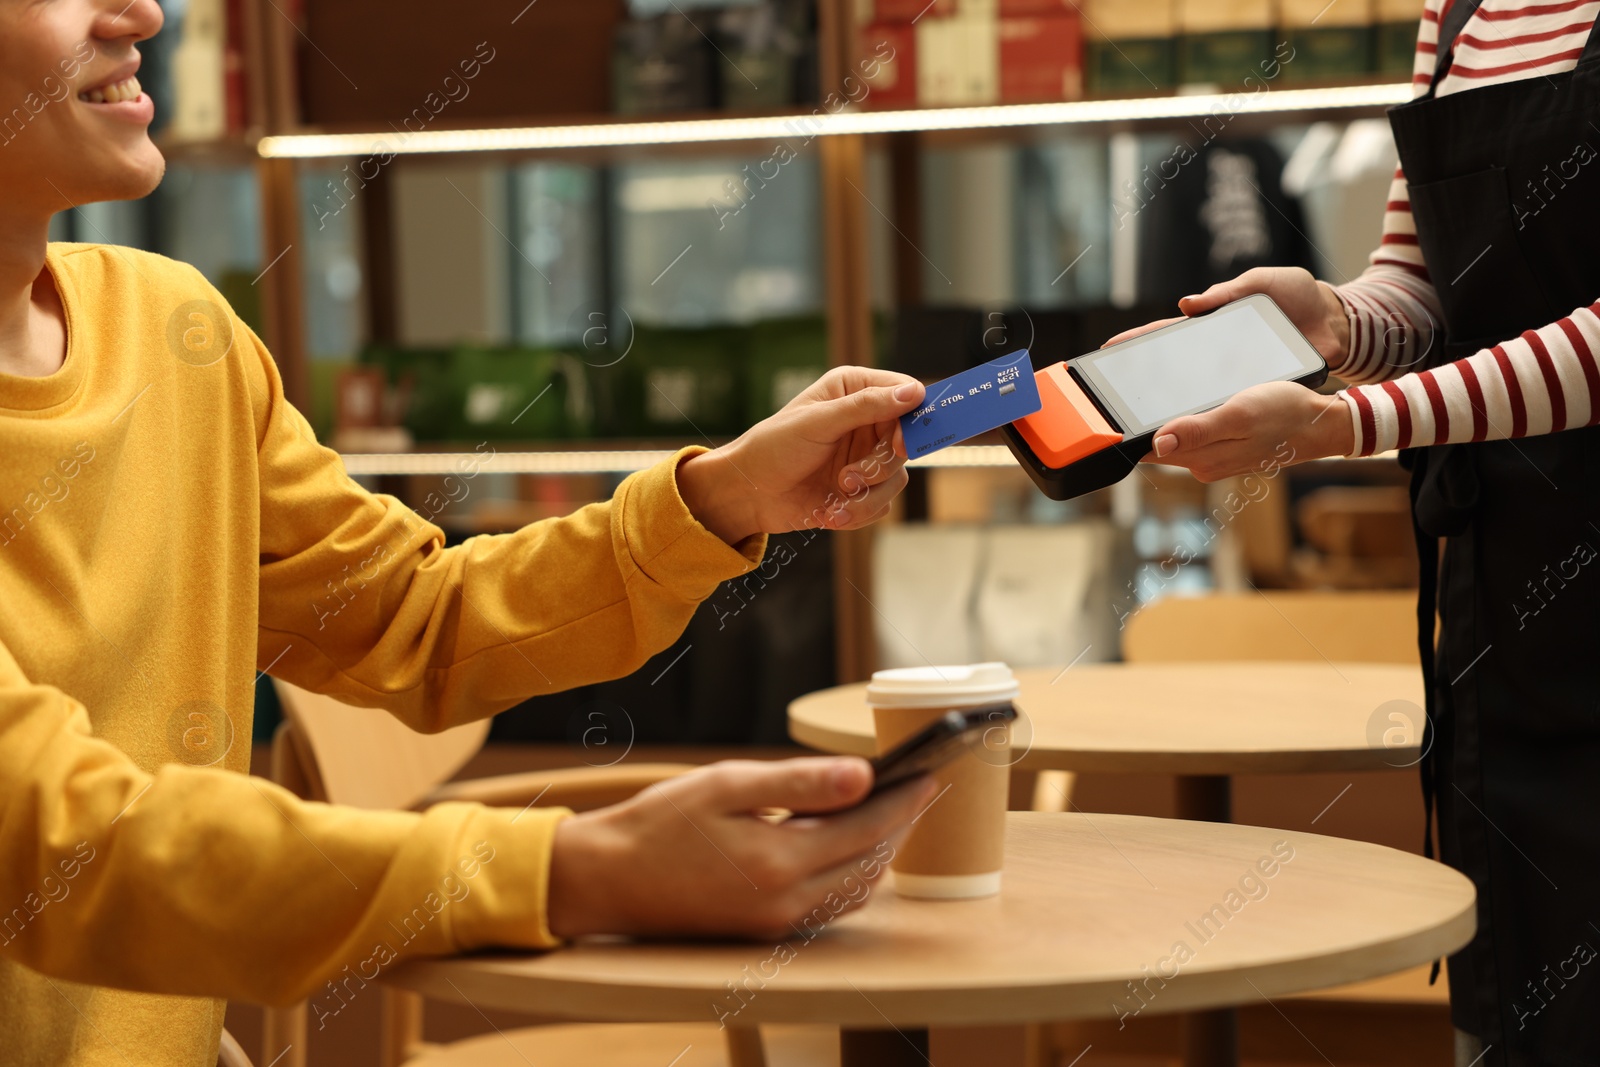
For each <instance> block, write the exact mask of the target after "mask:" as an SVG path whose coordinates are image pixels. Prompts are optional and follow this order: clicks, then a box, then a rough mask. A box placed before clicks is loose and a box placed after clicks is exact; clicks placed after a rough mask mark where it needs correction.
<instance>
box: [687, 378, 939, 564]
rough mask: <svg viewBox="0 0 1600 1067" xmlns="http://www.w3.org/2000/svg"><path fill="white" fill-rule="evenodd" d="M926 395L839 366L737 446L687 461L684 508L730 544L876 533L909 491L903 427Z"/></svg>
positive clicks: (918, 388)
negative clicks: (816, 533) (824, 533)
mask: <svg viewBox="0 0 1600 1067" xmlns="http://www.w3.org/2000/svg"><path fill="white" fill-rule="evenodd" d="M924 392H925V390H924V389H923V386H922V383H921V382H919V381H917V380H916V379H915V378H911V377H908V376H906V375H904V374H895V373H893V372H891V371H884V370H873V369H870V368H866V367H837V368H835V369H833V370H831V371H829V372H828V373H827V374H825V375H823V376H822V377H821V378H819V379H818V380H817V381H816V382H815V383H814V384H813V385H812V386H811V388H809V389H807V390H806V391H805V392H803V393H801V394H800V395H799V396H797V397H795V398H794V400H792V401H790V402H789V404H788V406H786V407H785V408H784V409H783V410H782V411H780V412H778V413H777V414H776V415H774V416H772V417H771V418H769V419H766V420H764V421H762V422H760V423H758V424H756V425H755V426H754V427H752V428H751V429H749V430H747V431H746V432H745V434H744V435H743V436H742V437H740V438H739V439H738V440H737V441H734V442H733V443H732V444H728V445H724V446H723V447H721V448H718V449H715V450H713V451H711V452H707V453H704V454H703V455H699V456H695V457H693V458H691V459H688V460H686V461H685V462H684V463H683V465H682V466H681V467H679V468H678V488H679V491H680V492H682V494H683V499H684V503H686V504H687V505H688V506H689V510H690V511H691V512H693V513H694V516H695V518H697V519H699V520H700V522H701V523H702V524H704V525H705V527H706V528H707V529H709V530H710V531H711V532H712V533H715V534H716V535H717V536H719V537H721V538H722V539H723V540H724V541H727V542H728V543H729V544H737V543H738V542H740V541H742V540H744V539H745V538H746V537H750V536H752V535H754V534H761V533H783V532H786V531H790V530H797V529H812V528H816V527H823V528H826V529H829V530H854V529H857V528H859V527H862V526H866V525H869V524H870V523H873V522H875V521H877V520H878V519H879V518H882V517H883V515H884V514H885V513H887V512H888V510H889V505H890V503H891V502H892V501H893V500H894V498H895V497H896V496H897V495H899V493H900V490H902V489H904V488H905V486H906V471H905V461H906V446H905V441H904V440H903V439H902V437H901V436H900V423H899V419H900V416H901V415H904V414H905V413H906V412H908V411H911V410H913V409H915V408H916V406H917V405H918V404H920V403H921V402H922V397H923V393H924Z"/></svg>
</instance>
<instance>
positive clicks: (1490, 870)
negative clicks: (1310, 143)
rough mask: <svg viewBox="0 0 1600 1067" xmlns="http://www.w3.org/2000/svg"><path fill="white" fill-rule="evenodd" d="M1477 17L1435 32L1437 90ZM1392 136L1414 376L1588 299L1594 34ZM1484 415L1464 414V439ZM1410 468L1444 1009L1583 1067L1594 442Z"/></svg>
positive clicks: (1585, 435)
mask: <svg viewBox="0 0 1600 1067" xmlns="http://www.w3.org/2000/svg"><path fill="white" fill-rule="evenodd" d="M1479 2H1480V0H1457V2H1456V3H1455V4H1454V5H1453V6H1452V7H1451V9H1450V10H1449V11H1448V13H1447V14H1446V16H1445V19H1444V22H1443V25H1442V26H1441V30H1440V37H1439V40H1440V56H1439V61H1438V66H1437V69H1436V70H1435V72H1434V78H1433V84H1434V85H1435V86H1437V85H1438V83H1439V82H1440V81H1441V80H1442V79H1443V77H1444V75H1445V73H1446V72H1447V71H1448V70H1449V68H1450V65H1451V62H1452V58H1453V48H1452V47H1449V45H1450V44H1451V43H1452V42H1454V40H1455V38H1456V35H1457V34H1459V33H1460V31H1461V29H1462V27H1463V26H1464V25H1465V24H1466V22H1467V20H1468V19H1469V18H1470V17H1471V15H1472V13H1473V12H1474V11H1475V10H1476V9H1477V7H1478V4H1479ZM1514 53H1515V50H1514V49H1513V50H1509V51H1508V58H1507V62H1511V61H1513V60H1514V58H1515V56H1514ZM1390 122H1391V125H1392V126H1393V129H1394V134H1395V142H1396V144H1397V146H1398V148H1399V152H1400V161H1401V165H1402V167H1403V168H1404V171H1405V174H1406V178H1407V181H1408V182H1409V185H1410V193H1411V210H1412V215H1413V216H1414V218H1415V220H1416V226H1417V243H1418V245H1419V247H1420V249H1421V251H1422V255H1423V259H1424V262H1426V263H1427V266H1428V272H1429V275H1430V276H1431V278H1432V280H1433V283H1434V285H1435V286H1436V287H1437V289H1438V292H1439V297H1440V301H1441V303H1442V305H1443V309H1444V329H1443V331H1442V332H1443V341H1444V343H1443V345H1442V346H1441V345H1440V344H1439V343H1438V340H1436V341H1435V347H1434V350H1433V351H1432V352H1431V353H1430V354H1429V356H1428V358H1427V359H1426V360H1425V361H1424V362H1425V363H1426V364H1427V365H1430V366H1437V365H1439V364H1440V363H1443V362H1447V361H1449V360H1455V359H1460V358H1462V357H1464V356H1468V355H1471V354H1473V353H1474V352H1476V351H1478V350H1479V349H1481V348H1485V347H1488V346H1492V345H1494V344H1497V343H1500V342H1503V341H1506V340H1509V339H1511V338H1515V337H1517V336H1518V335H1519V334H1521V333H1523V332H1524V331H1527V330H1535V329H1538V328H1540V327H1543V326H1546V325H1549V324H1550V323H1553V322H1555V321H1557V320H1559V319H1561V318H1564V317H1565V316H1567V315H1569V314H1571V312H1572V311H1573V309H1575V308H1578V307H1582V306H1585V305H1587V304H1589V303H1591V302H1593V301H1594V300H1595V299H1596V297H1600V34H1594V33H1591V35H1590V37H1589V41H1588V45H1587V47H1586V49H1585V50H1584V53H1583V57H1582V59H1581V60H1580V61H1579V63H1578V66H1577V68H1576V69H1575V70H1573V71H1571V72H1570V73H1566V74H1559V75H1551V76H1539V77H1532V78H1528V79H1525V80H1520V81H1516V82H1511V83H1507V84H1502V85H1491V86H1484V87H1480V88H1474V89H1468V90H1466V91H1463V92H1459V93H1454V94H1452V95H1450V96H1447V97H1444V98H1442V99H1438V98H1436V97H1435V95H1434V92H1433V89H1431V88H1430V90H1429V92H1428V94H1427V95H1426V96H1424V97H1421V98H1419V99H1418V100H1415V101H1412V102H1411V103H1408V104H1403V105H1401V106H1399V107H1396V108H1394V109H1393V110H1392V111H1391V112H1390ZM1595 354H1596V356H1597V357H1600V352H1596V353H1595ZM1590 388H1591V394H1592V396H1593V402H1594V403H1597V404H1600V383H1595V382H1593V380H1592V379H1591V383H1590ZM1570 391H1571V387H1570V386H1569V389H1568V392H1570ZM1475 403H1476V405H1477V406H1478V407H1479V408H1480V409H1481V408H1482V407H1483V402H1482V400H1481V399H1480V400H1477V401H1475ZM1559 410H1560V409H1559V406H1558V418H1559V417H1560V415H1559ZM1578 414H1579V417H1581V414H1582V413H1578ZM1498 417H1504V416H1497V415H1496V414H1495V412H1494V411H1493V410H1487V411H1483V410H1480V412H1479V414H1478V416H1477V425H1479V426H1482V427H1485V428H1488V420H1490V419H1495V418H1498ZM1452 429H1453V430H1454V429H1457V427H1455V426H1452ZM1494 429H1496V430H1498V431H1499V432H1501V433H1505V432H1512V431H1513V430H1514V427H1512V426H1497V427H1494ZM1407 459H1408V460H1409V462H1410V463H1411V464H1412V475H1413V477H1412V496H1413V504H1414V509H1415V516H1416V524H1417V530H1418V547H1419V550H1420V551H1421V554H1422V597H1421V601H1420V604H1419V609H1418V617H1419V622H1420V623H1421V640H1420V646H1421V651H1422V656H1423V663H1424V670H1425V673H1426V675H1427V681H1428V690H1429V706H1428V713H1429V720H1430V731H1429V737H1428V743H1429V746H1430V747H1429V748H1428V750H1427V751H1428V755H1427V756H1426V758H1425V759H1424V762H1423V788H1424V794H1425V796H1426V797H1427V799H1428V801H1429V803H1430V805H1431V803H1432V802H1433V800H1434V799H1435V798H1437V803H1438V809H1439V834H1440V839H1439V847H1440V855H1441V858H1442V859H1443V860H1444V861H1445V862H1447V863H1449V864H1450V865H1451V866H1453V867H1455V868H1457V869H1458V870H1461V871H1462V872H1464V873H1465V874H1467V875H1468V876H1469V877H1470V878H1471V879H1472V880H1473V882H1474V883H1475V884H1476V886H1477V890H1478V924H1479V925H1478V934H1477V936H1476V938H1474V940H1473V941H1472V943H1471V944H1470V945H1469V946H1468V947H1467V948H1465V949H1463V950H1462V951H1461V952H1459V953H1458V954H1457V955H1455V956H1453V957H1452V958H1451V959H1450V963H1449V967H1450V994H1451V996H1450V999H1451V1013H1452V1016H1453V1018H1454V1021H1455V1024H1456V1026H1457V1027H1459V1028H1460V1029H1462V1030H1465V1031H1467V1032H1469V1033H1472V1034H1474V1035H1476V1036H1477V1037H1479V1038H1480V1039H1481V1040H1482V1042H1483V1043H1484V1045H1486V1046H1490V1047H1489V1049H1488V1052H1487V1054H1486V1055H1485V1056H1484V1058H1483V1061H1482V1062H1483V1063H1484V1064H1485V1065H1492V1064H1508V1065H1521V1064H1560V1065H1577V1064H1587V1065H1600V955H1597V952H1600V625H1597V622H1600V430H1597V429H1592V428H1591V429H1565V430H1563V431H1562V432H1558V433H1552V434H1548V435H1542V436H1537V437H1525V438H1522V439H1520V440H1510V441H1494V442H1480V443H1474V444H1465V445H1453V446H1445V447H1436V448H1428V449H1424V450H1420V451H1419V452H1414V453H1411V454H1410V455H1408V457H1407ZM1439 538H1444V539H1445V544H1444V549H1443V566H1442V567H1440V566H1439V559H1440V553H1439V540H1438V539H1439ZM1436 597H1437V600H1435V598H1436ZM1435 603H1437V607H1438V611H1439V617H1440V620H1441V625H1442V630H1441V632H1440V635H1439V643H1438V650H1437V654H1435V652H1434V649H1433V629H1434V627H1433V622H1434V608H1435Z"/></svg>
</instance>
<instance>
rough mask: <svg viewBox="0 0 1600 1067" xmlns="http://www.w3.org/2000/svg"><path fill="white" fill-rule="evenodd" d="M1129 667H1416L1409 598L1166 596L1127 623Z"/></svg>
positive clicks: (1413, 607) (1124, 650)
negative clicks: (1270, 663)
mask: <svg viewBox="0 0 1600 1067" xmlns="http://www.w3.org/2000/svg"><path fill="white" fill-rule="evenodd" d="M1122 656H1123V658H1124V659H1126V660H1127V661H1128V662H1129V663H1180V662H1187V663H1192V662H1196V661H1202V662H1210V661H1216V660H1240V659H1248V660H1312V661H1321V660H1323V659H1324V658H1326V659H1330V660H1334V661H1341V660H1342V661H1345V662H1349V663H1402V664H1412V663H1418V662H1419V661H1418V658H1417V597H1416V594H1415V593H1411V592H1382V593H1378V592H1373V593H1366V592H1363V593H1309V592H1271V593H1222V594H1215V595H1212V596H1199V597H1167V598H1166V599H1164V600H1159V601H1157V602H1156V603H1154V604H1151V605H1150V606H1149V607H1147V608H1144V609H1142V610H1141V611H1139V612H1138V613H1136V614H1135V615H1134V616H1133V617H1132V618H1131V619H1129V620H1128V627H1127V629H1126V630H1125V631H1124V632H1123V635H1122Z"/></svg>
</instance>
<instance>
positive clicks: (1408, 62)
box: [1374, 22, 1417, 80]
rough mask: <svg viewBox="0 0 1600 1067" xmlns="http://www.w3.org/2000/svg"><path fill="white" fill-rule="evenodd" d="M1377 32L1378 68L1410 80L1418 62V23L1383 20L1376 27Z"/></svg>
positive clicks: (1382, 71) (1384, 72)
mask: <svg viewBox="0 0 1600 1067" xmlns="http://www.w3.org/2000/svg"><path fill="white" fill-rule="evenodd" d="M1375 34H1376V36H1377V46H1376V51H1377V57H1376V62H1375V64H1374V66H1375V67H1376V69H1377V70H1378V71H1379V72H1381V73H1383V74H1393V75H1395V76H1396V77H1400V78H1405V79H1408V80H1409V79H1410V77H1411V74H1412V71H1413V70H1414V69H1415V66H1416V62H1417V24H1416V23H1415V22H1383V23H1379V24H1378V26H1377V27H1376V28H1375Z"/></svg>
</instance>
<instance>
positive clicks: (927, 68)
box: [857, 0, 1083, 109]
mask: <svg viewBox="0 0 1600 1067" xmlns="http://www.w3.org/2000/svg"><path fill="white" fill-rule="evenodd" d="M870 14H871V20H870V21H869V22H867V23H866V24H865V25H863V26H862V27H861V29H860V32H859V44H860V48H859V55H860V56H861V63H862V70H861V71H860V75H861V77H862V79H863V80H864V82H865V83H866V87H867V90H868V91H867V93H866V95H865V96H864V98H863V99H861V100H859V101H857V102H858V103H862V104H864V106H866V107H870V108H880V109H881V108H895V107H909V106H913V105H919V104H920V105H922V106H925V107H959V106H967V105H979V104H1020V103H1042V102H1049V101H1055V100H1075V99H1077V98H1079V97H1080V96H1082V95H1083V41H1082V31H1081V23H1080V19H1079V17H1078V12H1077V9H1076V8H1075V7H1073V6H1071V5H1070V4H1067V3H1064V2H1062V0H987V2H983V0H949V2H945V0H939V2H936V3H934V4H932V5H931V6H930V5H929V4H928V3H927V2H926V0H918V2H912V3H908V2H901V0H880V2H879V3H878V4H877V5H876V6H875V7H874V8H873V9H872V11H871V13H870Z"/></svg>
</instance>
